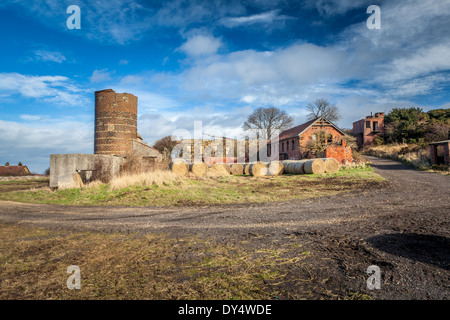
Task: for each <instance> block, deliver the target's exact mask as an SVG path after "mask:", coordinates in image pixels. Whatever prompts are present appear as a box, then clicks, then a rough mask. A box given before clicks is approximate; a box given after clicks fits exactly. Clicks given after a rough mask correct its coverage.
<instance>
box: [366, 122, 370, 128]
mask: <svg viewBox="0 0 450 320" xmlns="http://www.w3.org/2000/svg"><path fill="white" fill-rule="evenodd" d="M366 129H370V121H366Z"/></svg>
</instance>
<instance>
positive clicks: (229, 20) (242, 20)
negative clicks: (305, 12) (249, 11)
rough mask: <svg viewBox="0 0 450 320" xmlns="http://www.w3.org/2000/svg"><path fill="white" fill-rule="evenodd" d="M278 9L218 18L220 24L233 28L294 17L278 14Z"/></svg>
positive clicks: (270, 22)
mask: <svg viewBox="0 0 450 320" xmlns="http://www.w3.org/2000/svg"><path fill="white" fill-rule="evenodd" d="M279 13H280V10H272V11H268V12H263V13H258V14H253V15H250V16H240V17H226V18H222V19H221V20H220V22H221V24H223V25H224V26H226V27H228V28H235V27H238V26H244V25H252V24H272V23H274V22H275V21H284V20H289V19H295V18H293V17H288V16H285V15H280V14H279Z"/></svg>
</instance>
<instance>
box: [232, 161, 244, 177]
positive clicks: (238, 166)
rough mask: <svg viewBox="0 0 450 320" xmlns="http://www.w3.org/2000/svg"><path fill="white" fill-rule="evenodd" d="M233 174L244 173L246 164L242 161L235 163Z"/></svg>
mask: <svg viewBox="0 0 450 320" xmlns="http://www.w3.org/2000/svg"><path fill="white" fill-rule="evenodd" d="M231 174H232V175H237V174H244V166H243V165H242V164H240V163H233V164H232V165H231Z"/></svg>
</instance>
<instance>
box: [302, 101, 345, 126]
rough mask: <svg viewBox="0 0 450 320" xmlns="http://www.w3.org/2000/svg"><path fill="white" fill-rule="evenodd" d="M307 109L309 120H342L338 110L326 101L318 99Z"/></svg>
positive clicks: (309, 104)
mask: <svg viewBox="0 0 450 320" xmlns="http://www.w3.org/2000/svg"><path fill="white" fill-rule="evenodd" d="M306 108H307V109H308V111H309V115H308V119H309V120H313V119H316V118H318V117H324V118H327V119H328V120H330V121H338V120H339V119H340V118H341V116H340V114H339V110H338V108H337V107H336V106H335V105H334V104H331V103H329V102H328V101H327V100H326V99H316V100H315V101H314V102H310V103H308V105H307V106H306Z"/></svg>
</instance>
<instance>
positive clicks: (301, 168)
mask: <svg viewBox="0 0 450 320" xmlns="http://www.w3.org/2000/svg"><path fill="white" fill-rule="evenodd" d="M170 169H171V170H172V171H173V172H174V173H176V174H178V175H181V176H186V175H187V174H188V173H189V172H191V173H192V174H193V175H195V176H197V177H204V176H208V175H209V176H226V175H230V174H231V175H242V174H246V175H250V176H256V177H260V176H278V175H281V174H283V173H285V174H313V173H318V174H321V173H325V172H337V171H339V162H338V161H337V160H336V159H332V158H323V159H322V158H321V159H305V160H285V161H271V162H269V163H267V162H252V163H230V164H227V163H221V164H213V165H211V166H208V165H207V164H206V163H204V162H201V163H193V164H187V163H186V162H185V161H183V160H180V159H178V160H174V161H173V162H171V163H170Z"/></svg>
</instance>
